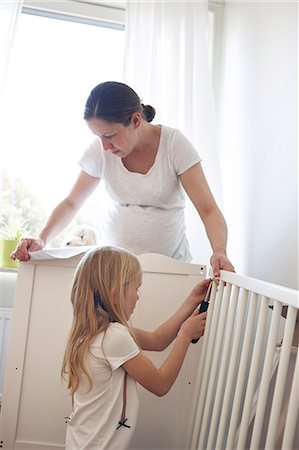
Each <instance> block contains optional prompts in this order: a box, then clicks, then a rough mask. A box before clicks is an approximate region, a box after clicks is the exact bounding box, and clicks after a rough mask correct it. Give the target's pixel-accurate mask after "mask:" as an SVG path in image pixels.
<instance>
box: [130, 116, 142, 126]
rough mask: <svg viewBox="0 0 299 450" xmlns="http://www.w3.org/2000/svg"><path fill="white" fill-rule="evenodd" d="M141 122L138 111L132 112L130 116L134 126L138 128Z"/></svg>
mask: <svg viewBox="0 0 299 450" xmlns="http://www.w3.org/2000/svg"><path fill="white" fill-rule="evenodd" d="M140 123H141V114H140V113H139V112H134V113H133V114H132V117H131V124H132V125H133V127H134V128H138V127H139V125H140Z"/></svg>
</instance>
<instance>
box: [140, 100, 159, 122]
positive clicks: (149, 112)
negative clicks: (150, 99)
mask: <svg viewBox="0 0 299 450" xmlns="http://www.w3.org/2000/svg"><path fill="white" fill-rule="evenodd" d="M141 107H142V114H143V117H144V118H145V120H146V121H147V122H151V121H152V120H153V118H154V117H155V115H156V110H155V108H153V107H152V106H151V105H144V104H143V103H141Z"/></svg>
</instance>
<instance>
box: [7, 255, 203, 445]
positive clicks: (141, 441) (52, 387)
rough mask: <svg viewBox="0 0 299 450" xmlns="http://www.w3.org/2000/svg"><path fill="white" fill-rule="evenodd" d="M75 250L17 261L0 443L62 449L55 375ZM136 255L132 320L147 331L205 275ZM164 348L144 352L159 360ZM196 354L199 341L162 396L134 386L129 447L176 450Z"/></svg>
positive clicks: (66, 406) (63, 405)
mask: <svg viewBox="0 0 299 450" xmlns="http://www.w3.org/2000/svg"><path fill="white" fill-rule="evenodd" d="M48 254H49V253H44V257H46V258H48V256H47V255H48ZM82 254H83V253H81V254H79V255H76V256H73V257H70V258H66V257H63V258H61V257H60V255H59V251H57V252H56V253H55V251H53V252H52V253H51V255H52V256H53V257H51V259H42V258H43V253H41V254H39V257H40V258H41V259H36V260H33V261H31V262H30V263H20V265H19V272H18V278H17V286H16V294H15V299H14V309H13V318H12V324H11V335H10V339H9V347H8V354H7V360H6V367H5V379H4V389H3V402H2V408H1V416H0V441H1V443H0V447H1V448H4V449H7V450H8V449H9V450H12V449H19V450H24V449H28V450H53V449H63V448H64V435H65V421H64V417H65V416H67V415H68V413H69V411H70V398H69V396H68V394H67V392H66V390H65V387H64V386H63V385H62V383H61V380H60V367H61V362H62V357H63V352H64V346H65V342H66V339H67V335H68V332H69V328H70V324H71V319H72V309H71V304H70V287H71V282H72V278H73V274H74V270H75V267H76V266H77V264H78V262H79V260H80V259H81V257H82ZM70 255H71V253H70ZM139 259H140V262H141V266H142V269H143V272H144V276H143V284H142V288H141V290H140V300H139V302H138V304H137V308H136V311H135V313H134V316H133V317H132V322H133V325H135V326H138V327H144V328H147V329H154V328H155V327H156V325H158V324H160V323H161V322H162V321H163V320H164V319H166V318H168V317H169V315H170V314H171V313H172V312H174V311H175V310H176V309H177V307H178V306H179V304H180V303H181V302H182V301H183V299H184V298H185V297H186V295H187V294H188V293H189V292H190V290H191V289H192V287H193V286H194V285H195V284H196V283H197V282H199V281H200V280H202V279H203V278H205V276H206V267H205V266H204V265H199V264H191V263H185V262H180V261H176V260H173V259H171V258H167V257H165V256H162V255H157V254H146V255H141V256H140V257H139ZM169 350H170V349H167V350H165V351H164V352H162V353H159V354H154V353H153V354H151V355H150V357H151V359H152V360H154V362H155V363H156V364H159V363H160V362H161V361H162V360H164V359H165V358H166V355H167V354H168V353H169ZM200 352H201V340H200V342H199V343H198V344H197V345H194V346H192V348H190V351H189V352H188V355H187V357H186V359H185V362H184V366H183V369H182V371H181V373H180V375H179V377H178V379H177V380H176V383H175V385H174V386H173V388H172V389H171V391H170V392H169V393H168V394H167V395H166V396H165V397H163V398H158V397H155V396H154V395H152V394H149V393H148V392H146V391H145V390H143V389H142V388H141V389H140V396H141V402H140V415H139V419H138V420H139V422H138V426H137V431H136V433H135V435H134V438H133V441H132V446H131V448H132V449H138V450H140V449H142V448H148V449H154V448H155V449H158V448H159V449H170V448H171V449H176V448H182V445H183V441H184V439H185V438H186V436H185V434H186V432H187V429H188V427H189V426H190V424H189V408H190V404H191V402H192V397H193V393H194V384H195V379H196V373H197V368H198V363H199V357H200ZM149 424H150V425H149Z"/></svg>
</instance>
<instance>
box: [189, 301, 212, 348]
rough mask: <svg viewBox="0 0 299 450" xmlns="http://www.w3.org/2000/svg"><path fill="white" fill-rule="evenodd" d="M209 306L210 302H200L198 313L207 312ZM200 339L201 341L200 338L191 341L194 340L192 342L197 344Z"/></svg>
mask: <svg viewBox="0 0 299 450" xmlns="http://www.w3.org/2000/svg"><path fill="white" fill-rule="evenodd" d="M208 307H209V302H202V303H201V304H200V307H199V308H198V314H201V313H203V312H206V311H207V309H208ZM198 341H199V338H198V339H192V341H191V342H192V344H196V342H198Z"/></svg>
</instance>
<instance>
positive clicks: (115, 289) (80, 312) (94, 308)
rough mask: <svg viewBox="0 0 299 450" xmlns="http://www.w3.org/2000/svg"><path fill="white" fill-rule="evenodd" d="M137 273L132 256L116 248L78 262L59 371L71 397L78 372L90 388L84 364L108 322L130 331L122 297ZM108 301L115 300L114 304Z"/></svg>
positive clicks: (94, 252)
mask: <svg viewBox="0 0 299 450" xmlns="http://www.w3.org/2000/svg"><path fill="white" fill-rule="evenodd" d="M140 273H141V268H140V264H139V261H138V259H137V258H136V256H134V255H133V254H132V253H130V252H128V251H126V250H124V249H121V248H117V247H100V248H95V249H92V250H90V251H89V252H88V253H86V255H85V256H84V257H83V258H82V260H81V261H80V263H79V265H78V267H77V269H76V272H75V275H74V280H73V285H72V290H71V301H72V304H73V323H72V327H71V331H70V335H69V338H68V341H67V345H66V349H65V353H64V359H63V364H62V369H61V375H62V377H65V375H66V376H67V380H68V389H69V390H70V392H71V394H73V393H74V392H75V391H76V390H77V388H78V386H79V381H80V377H81V376H82V373H84V374H85V375H86V376H87V378H88V381H89V389H91V387H92V378H91V375H90V373H89V371H88V368H87V367H86V363H85V361H86V356H87V353H88V352H89V348H90V344H91V343H92V341H93V340H94V338H95V337H96V336H97V335H98V334H99V333H102V332H105V331H106V330H107V328H108V326H109V323H110V322H119V323H121V324H123V325H124V326H126V327H128V329H129V330H130V327H129V325H128V322H127V319H126V316H125V313H124V294H125V290H126V287H127V285H128V283H130V282H131V281H132V280H133V279H134V278H135V277H136V276H137V275H138V274H140ZM113 296H114V297H113ZM112 298H117V301H116V303H115V302H113V301H112Z"/></svg>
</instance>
